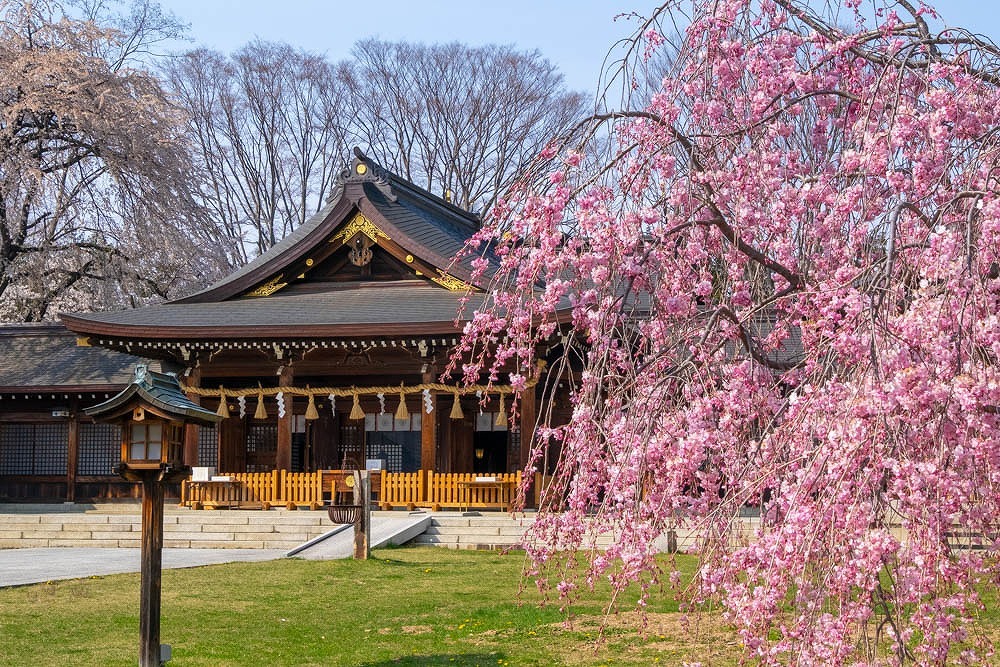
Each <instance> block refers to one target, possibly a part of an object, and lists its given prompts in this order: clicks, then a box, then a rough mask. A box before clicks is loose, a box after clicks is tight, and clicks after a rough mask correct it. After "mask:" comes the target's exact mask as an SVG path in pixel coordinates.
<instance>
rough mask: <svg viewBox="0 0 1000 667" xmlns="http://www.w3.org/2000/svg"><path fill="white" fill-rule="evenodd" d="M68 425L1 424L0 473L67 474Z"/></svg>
mask: <svg viewBox="0 0 1000 667" xmlns="http://www.w3.org/2000/svg"><path fill="white" fill-rule="evenodd" d="M68 443H69V425H68V424H66V423H54V424H4V425H3V426H2V427H0V474H4V475H65V474H66V452H67V449H68Z"/></svg>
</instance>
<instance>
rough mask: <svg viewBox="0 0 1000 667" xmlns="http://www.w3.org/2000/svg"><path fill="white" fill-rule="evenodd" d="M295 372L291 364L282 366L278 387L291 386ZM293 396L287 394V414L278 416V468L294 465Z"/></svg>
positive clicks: (276, 461) (284, 468)
mask: <svg viewBox="0 0 1000 667" xmlns="http://www.w3.org/2000/svg"><path fill="white" fill-rule="evenodd" d="M294 381H295V373H294V372H293V371H292V367H291V366H282V367H281V372H280V373H278V387H291V386H292V383H293V382H294ZM292 405H293V403H292V396H291V395H287V394H286V395H285V416H284V417H278V453H277V456H276V460H275V462H274V466H275V468H277V469H278V470H289V469H291V467H292Z"/></svg>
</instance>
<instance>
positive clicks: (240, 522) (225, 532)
mask: <svg viewBox="0 0 1000 667" xmlns="http://www.w3.org/2000/svg"><path fill="white" fill-rule="evenodd" d="M117 506H120V507H128V508H130V510H131V512H130V513H126V512H109V513H104V514H101V513H96V512H91V511H90V510H87V511H83V512H81V511H79V509H78V508H73V510H71V511H62V512H56V511H52V510H53V509H54V508H56V507H59V506H58V505H49V506H42V507H43V508H44V509H45V510H46V511H42V512H38V513H27V512H25V511H24V508H23V507H18V508H17V511H10V512H8V511H7V510H8V509H10V508H11V507H13V506H8V505H4V506H0V548H6V549H10V548H23V547H60V546H64V547H69V546H91V547H138V546H140V541H141V530H142V519H141V516H140V515H139V514H137V513H136V510H137V509H138V507H137V505H136V504H134V503H133V504H125V503H122V504H120V505H116V507H117ZM168 508H169V506H168ZM165 509H167V508H165ZM331 526H332V524H331V523H330V520H329V518H327V516H326V514H325V513H321V512H296V511H288V510H272V511H269V512H261V511H244V510H238V511H204V512H195V511H193V510H190V509H186V508H184V509H179V508H174V510H173V511H167V512H165V516H164V517H163V541H164V546H167V547H184V548H205V549H208V548H232V549H292V548H294V547H296V546H298V545H300V544H302V543H304V542H308V541H309V540H311V539H314V538H316V537H318V536H319V535H322V534H324V533H326V532H327V531H329V530H330V528H331Z"/></svg>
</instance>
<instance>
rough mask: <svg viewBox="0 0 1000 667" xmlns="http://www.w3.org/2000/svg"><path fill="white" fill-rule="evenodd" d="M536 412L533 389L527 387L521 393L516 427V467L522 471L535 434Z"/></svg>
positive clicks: (526, 462) (526, 463) (525, 465)
mask: <svg viewBox="0 0 1000 667" xmlns="http://www.w3.org/2000/svg"><path fill="white" fill-rule="evenodd" d="M537 418H538V411H537V408H536V401H535V388H534V387H528V388H527V389H525V390H524V391H523V392H521V415H520V419H519V421H518V425H519V426H520V428H521V442H520V452H519V454H520V463H519V465H518V467H519V468H520V469H521V470H524V469H525V467H527V465H528V455H529V454H530V453H531V440H532V436H533V435H534V433H535V420H536V419H537Z"/></svg>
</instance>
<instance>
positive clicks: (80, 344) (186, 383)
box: [0, 149, 536, 507]
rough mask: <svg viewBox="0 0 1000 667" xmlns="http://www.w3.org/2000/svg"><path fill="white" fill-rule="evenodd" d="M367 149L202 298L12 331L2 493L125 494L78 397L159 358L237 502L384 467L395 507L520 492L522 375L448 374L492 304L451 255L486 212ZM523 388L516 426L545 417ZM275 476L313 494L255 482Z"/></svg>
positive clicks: (193, 443)
mask: <svg viewBox="0 0 1000 667" xmlns="http://www.w3.org/2000/svg"><path fill="white" fill-rule="evenodd" d="M355 154H356V156H355V158H354V160H353V164H352V165H351V167H350V168H349V169H347V170H345V171H344V172H343V174H341V176H340V178H339V180H338V183H337V185H336V188H335V190H334V192H333V194H332V195H331V196H330V197H329V199H328V200H327V202H326V204H325V205H324V206H323V207H322V209H321V210H320V211H319V212H318V213H317V214H316V215H314V216H313V217H312V218H311V219H309V220H308V221H306V222H305V223H304V224H302V225H301V226H300V227H299V228H297V229H296V230H295V231H294V232H292V233H291V234H290V235H289V236H288V237H286V238H285V239H284V240H282V241H281V242H280V243H278V244H277V245H275V246H274V247H272V248H271V249H270V250H268V251H267V252H265V253H264V254H262V255H261V256H260V257H258V258H257V259H255V260H254V261H252V262H251V263H249V264H247V265H246V266H244V267H242V268H240V269H238V270H237V271H235V272H233V273H232V274H231V275H229V276H227V277H225V278H224V279H222V280H220V281H219V282H217V283H215V284H214V285H211V286H209V287H208V288H206V289H204V290H202V291H200V292H197V293H195V294H192V295H190V296H186V297H184V298H180V299H176V300H173V301H168V302H166V303H162V304H158V305H153V306H147V307H142V308H136V309H134V310H127V311H121V312H102V313H73V314H62V315H61V320H62V325H63V326H64V327H65V329H63V328H60V327H58V326H55V325H53V326H48V327H36V328H32V327H17V326H13V327H5V328H2V329H0V345H2V344H3V341H4V340H6V341H7V342H8V343H10V345H8V347H10V350H11V351H8V350H6V349H5V350H3V352H4V353H5V354H17V352H16V351H13V350H14V344H13V342H14V341H17V344H18V345H21V346H22V348H24V350H25V351H24V352H23V353H22V354H21V357H20V360H19V362H18V363H16V364H13V365H14V366H17V367H18V368H19V369H20V370H18V372H17V373H15V372H14V371H13V370H11V369H10V368H8V366H11V365H12V364H11V363H10V362H9V360H8V362H3V363H4V364H5V365H0V499H26V498H47V499H50V500H58V499H68V500H81V499H93V498H100V497H115V496H122V495H130V494H131V490H130V489H128V488H125V487H123V482H122V481H121V480H117V479H115V478H113V477H112V473H111V468H112V466H113V465H114V464H115V463H116V462H117V461H115V460H114V459H115V457H116V455H117V454H116V449H115V448H116V447H117V446H118V444H117V438H118V435H117V434H115V433H113V432H112V430H113V427H110V426H107V425H98V424H93V423H92V422H91V421H90V420H89V419H88V418H87V417H86V416H85V415H84V413H83V409H84V408H86V407H88V406H90V405H92V404H95V403H99V402H101V401H102V400H104V398H105V397H106V395H107V394H113V393H114V392H116V391H118V390H119V389H121V388H122V387H123V386H124V385H125V384H127V382H128V377H129V376H130V374H131V368H132V366H134V365H135V363H149V361H150V360H151V361H152V363H154V364H157V368H158V369H161V370H163V371H172V372H175V373H176V374H177V375H178V377H179V379H180V381H181V384H182V386H183V387H184V389H185V391H186V392H187V394H188V396H189V397H190V398H191V399H192V400H194V401H196V402H198V403H200V405H201V406H203V407H205V408H206V409H209V410H212V411H214V412H216V413H217V414H219V415H220V416H222V417H223V419H222V421H220V422H219V424H218V426H216V427H195V426H188V427H187V430H186V432H185V440H184V461H185V463H186V464H188V465H191V466H198V467H207V468H212V469H214V471H215V472H216V473H217V474H218V475H223V476H225V477H228V478H229V479H230V480H232V481H233V484H237V485H242V486H241V489H237V491H235V492H233V491H232V489H230V490H229V492H230V493H235V494H236V496H238V498H236V501H235V502H236V503H237V504H240V505H243V504H246V505H251V504H254V503H259V504H262V505H264V506H268V505H270V504H273V503H285V504H287V505H289V506H293V505H296V504H298V505H315V503H316V501H317V493H319V499H322V498H323V497H328V496H329V493H330V490H329V489H330V486H329V485H330V483H331V482H330V480H331V479H333V478H334V477H336V471H342V470H351V469H358V468H362V467H364V468H369V469H374V470H377V471H380V472H381V477H382V478H383V479H382V481H381V484H382V486H381V487H380V488H379V487H378V483H379V482H377V481H376V488H378V490H379V491H380V498H379V501H380V502H382V503H383V504H384V505H385V506H396V505H406V506H435V507H440V506H444V507H447V506H458V505H462V504H470V503H471V504H472V505H473V506H475V505H476V504H480V503H481V504H483V506H493V505H497V504H499V505H509V504H510V498H511V496H510V494H511V493H512V488H513V485H514V483H515V481H516V479H517V478H518V475H519V472H518V471H519V470H521V469H522V468H523V467H524V465H525V464H526V462H527V454H528V440H529V439H530V430H531V429H526V431H527V433H524V432H519V431H516V430H511V429H510V428H509V427H508V424H509V422H508V420H507V413H508V412H509V407H510V405H511V398H512V394H511V388H510V387H509V386H504V385H493V386H489V387H487V386H477V387H460V386H458V385H455V384H454V383H449V382H445V383H442V381H441V379H440V375H441V372H442V371H443V370H444V368H445V366H446V365H447V364H448V361H449V358H450V355H451V354H452V351H453V348H454V346H455V345H456V344H457V343H458V342H459V338H460V336H461V330H462V326H463V324H464V321H463V317H464V318H466V319H467V318H468V317H471V313H472V312H473V311H474V310H475V308H476V307H477V306H478V305H479V304H480V303H482V300H483V298H484V292H483V287H484V286H483V285H478V284H475V283H474V279H473V274H472V270H471V262H470V261H468V260H464V261H463V260H459V261H456V259H455V258H456V257H457V256H459V254H460V251H461V250H462V249H463V248H464V246H465V244H466V242H467V240H468V239H469V238H470V237H471V236H472V235H473V234H474V233H475V232H476V231H477V230H478V228H479V220H478V219H477V217H476V216H474V215H472V214H470V213H469V212H467V211H464V210H462V209H460V208H458V207H456V206H454V205H452V204H451V203H449V202H448V201H445V200H444V199H442V198H440V197H437V196H435V195H433V194H431V193H429V192H427V191H425V190H423V189H421V188H419V187H417V186H416V185H414V184H413V183H410V182H408V181H406V180H405V179H403V178H400V177H399V176H396V175H394V174H392V173H390V172H389V171H387V170H386V169H384V168H383V167H381V166H379V165H378V164H376V163H375V162H373V161H372V160H371V159H369V158H368V157H366V156H365V155H363V154H362V153H361V152H360V151H357V149H355ZM463 301H464V302H466V303H465V305H464V310H463V311H461V312H462V313H464V315H459V313H460V307H461V306H462V304H463ZM32 332H34V333H32ZM32 336H34V338H32ZM5 337H6V338H5ZM43 340H44V344H43ZM24 341H28V343H30V344H27V347H25V345H26V343H25V342H24ZM32 341H34V342H33V343H32ZM32 345H33V346H34V347H32ZM50 354H51V355H56V356H58V357H59V359H64V360H65V361H63V362H62V364H61V367H62V370H63V373H62V374H61V375H60V376H59V377H58V378H54V377H49V376H51V375H52V373H51V372H48V373H46V372H45V371H42V370H39V369H44V368H47V367H48V366H47V365H46V364H45V363H44V361H43V360H44V358H45V357H46V356H48V355H50ZM32 355H34V357H38V359H36V361H37V362H38V363H35V364H34V366H33V368H34V370H31V369H29V368H26V367H27V366H32V363H33V362H32V361H31V358H33V357H32ZM32 374H34V375H35V377H34V378H32V377H31V375H32ZM15 380H17V382H15ZM31 384H34V385H37V386H34V387H32V386H30V385H31ZM36 390H37V391H36ZM525 394H526V395H525V396H522V399H521V403H520V406H519V409H520V412H521V415H522V416H521V422H522V423H526V424H534V421H535V411H536V407H535V395H534V391H533V390H532V391H527V392H525ZM484 399H488V400H486V401H484ZM105 441H107V442H105ZM29 442H30V443H31V444H30V445H29V444H28V443H29ZM109 443H110V444H109ZM39 448H40V449H39ZM43 450H44V451H46V452H49V453H53V452H58V455H57V456H54V457H48V456H47V455H46V457H41V455H40V454H39V451H43ZM98 450H99V451H100V454H99V455H98V454H95V453H94V452H97V451H98ZM43 458H44V460H45V461H50V460H52V461H57V463H41V464H39V463H38V462H39V461H41V460H42V459H43ZM265 478H266V479H269V480H271V481H269V482H267V483H268V484H272V485H282V484H285V485H289V484H297V485H299V487H305V486H310V485H312V486H311V487H310V488H312V489H314V490H307V491H303V490H302V489H301V488H298V489H297V490H292V489H291V487H288V488H284V489H272V490H271V491H268V492H267V494H270V495H267V494H264V492H257V491H254V490H253V488H256V486H255V485H257V486H259V485H261V484H264V483H265V482H263V481H261V480H264V479H265ZM470 479H472V480H483V481H487V482H488V481H491V480H492V481H495V482H496V483H497V484H498V485H499V487H498V488H499V490H498V491H497V492H496V494H494V495H490V494H491V493H493V492H492V491H490V492H487V491H485V490H484V491H482V492H481V493H480V492H477V491H475V490H473V491H470V490H469V488H470V485H471V482H469V480H470ZM289 480H294V481H289ZM445 480H447V481H445ZM386 484H388V486H386ZM435 484H437V485H438V486H439V487H441V488H438V489H437V490H436V491H435V490H434V485H435ZM505 484H507V485H508V486H507V487H504V486H503V485H505ZM442 485H444V486H447V487H448V488H447V489H444V488H443V487H442ZM459 487H461V488H459ZM261 488H262V487H261ZM315 489H319V490H318V491H316V490H315ZM462 489H464V491H463V490H462ZM181 494H182V502H184V501H186V500H188V501H189V500H191V497H189V496H187V495H186V494H187V490H182V491H181ZM435 494H436V495H435ZM456 494H457V495H456ZM463 494H464V495H463ZM265 495H267V499H265V498H264V496H265Z"/></svg>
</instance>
